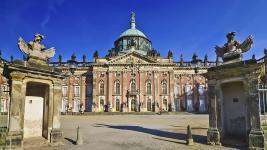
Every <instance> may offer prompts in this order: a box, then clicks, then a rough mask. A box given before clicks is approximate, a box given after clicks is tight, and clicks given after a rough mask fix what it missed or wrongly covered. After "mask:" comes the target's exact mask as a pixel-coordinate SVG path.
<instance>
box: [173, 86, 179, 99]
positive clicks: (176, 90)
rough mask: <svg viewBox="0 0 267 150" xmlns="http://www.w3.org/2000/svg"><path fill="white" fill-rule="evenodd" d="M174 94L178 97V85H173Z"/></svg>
mask: <svg viewBox="0 0 267 150" xmlns="http://www.w3.org/2000/svg"><path fill="white" fill-rule="evenodd" d="M174 95H175V97H179V85H176V86H175V90H174Z"/></svg>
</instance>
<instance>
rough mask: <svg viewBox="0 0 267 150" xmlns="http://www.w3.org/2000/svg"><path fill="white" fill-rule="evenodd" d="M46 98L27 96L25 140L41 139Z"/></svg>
mask: <svg viewBox="0 0 267 150" xmlns="http://www.w3.org/2000/svg"><path fill="white" fill-rule="evenodd" d="M43 102H44V98H42V97H37V96H26V100H25V113H24V132H23V133H24V138H29V137H41V136H42V128H43V126H42V125H43Z"/></svg>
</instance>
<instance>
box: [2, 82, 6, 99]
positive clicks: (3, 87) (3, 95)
mask: <svg viewBox="0 0 267 150" xmlns="http://www.w3.org/2000/svg"><path fill="white" fill-rule="evenodd" d="M1 91H2V93H1V95H2V97H5V96H6V92H7V91H6V85H2V87H1Z"/></svg>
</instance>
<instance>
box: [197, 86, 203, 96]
mask: <svg viewBox="0 0 267 150" xmlns="http://www.w3.org/2000/svg"><path fill="white" fill-rule="evenodd" d="M198 93H199V95H204V86H203V85H200V86H199V88H198Z"/></svg>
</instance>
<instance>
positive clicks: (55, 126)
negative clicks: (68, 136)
mask: <svg viewBox="0 0 267 150" xmlns="http://www.w3.org/2000/svg"><path fill="white" fill-rule="evenodd" d="M52 90H53V97H52V99H50V101H53V106H52V107H51V106H50V107H49V111H50V110H51V111H53V114H52V117H53V123H52V131H51V134H50V143H51V144H53V145H58V144H62V137H63V136H62V131H61V129H60V106H61V102H62V101H61V99H62V92H61V90H62V85H61V83H60V81H54V83H53V89H52ZM50 91H51V90H50ZM50 93H52V92H50Z"/></svg>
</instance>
